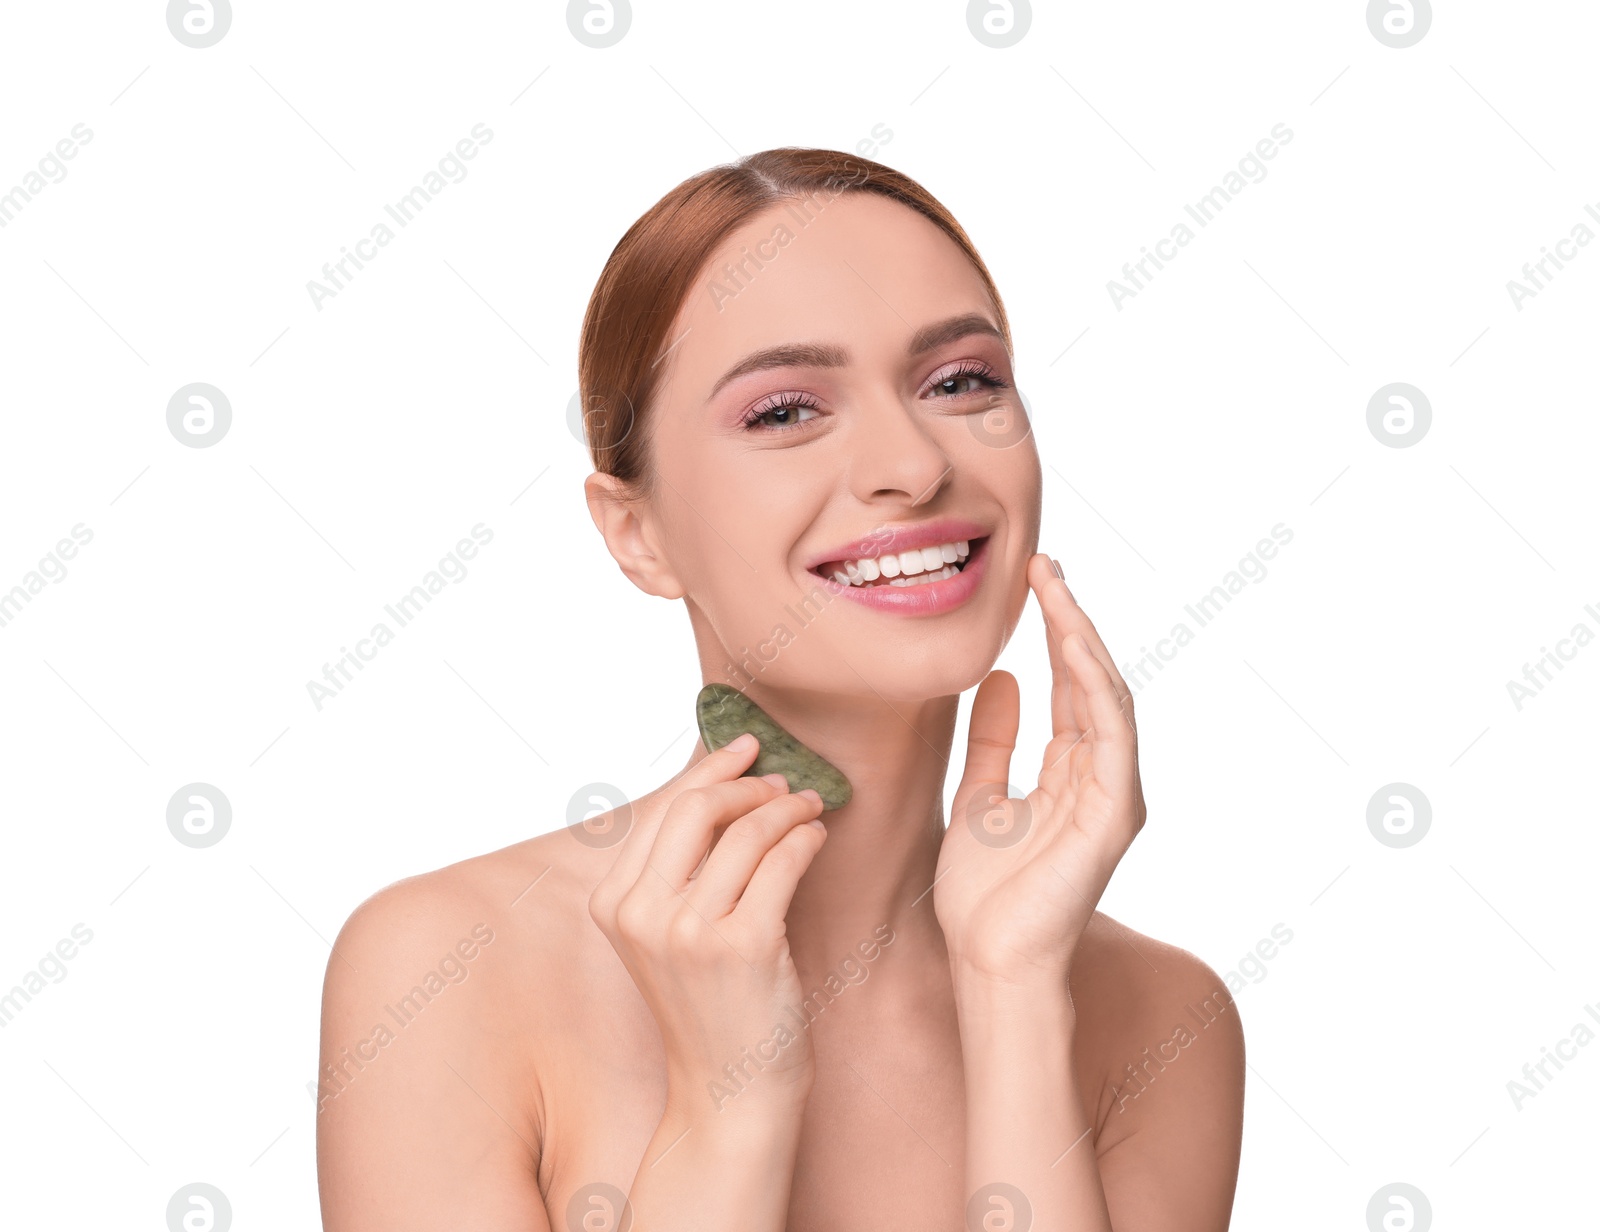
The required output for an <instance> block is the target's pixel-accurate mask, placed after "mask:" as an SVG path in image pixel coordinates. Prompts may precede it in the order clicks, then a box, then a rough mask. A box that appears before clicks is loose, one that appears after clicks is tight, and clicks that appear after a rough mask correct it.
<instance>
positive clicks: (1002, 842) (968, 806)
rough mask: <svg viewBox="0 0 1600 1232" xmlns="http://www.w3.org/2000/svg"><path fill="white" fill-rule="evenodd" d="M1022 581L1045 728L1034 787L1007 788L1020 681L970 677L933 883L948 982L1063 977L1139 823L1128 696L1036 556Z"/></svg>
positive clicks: (1068, 595) (1141, 806)
mask: <svg viewBox="0 0 1600 1232" xmlns="http://www.w3.org/2000/svg"><path fill="white" fill-rule="evenodd" d="M1028 584H1029V586H1030V587H1031V588H1032V591H1033V594H1034V596H1035V597H1036V598H1037V599H1038V601H1039V606H1040V608H1041V610H1042V611H1043V613H1044V619H1045V632H1046V640H1047V642H1048V644H1049V650H1050V666H1051V670H1052V673H1053V675H1054V681H1053V684H1052V686H1051V693H1050V714H1051V727H1052V729H1053V731H1054V735H1053V737H1052V738H1051V740H1050V743H1049V744H1048V745H1046V746H1045V751H1044V763H1043V768H1042V769H1041V770H1040V772H1039V781H1038V785H1037V786H1036V787H1035V788H1034V789H1033V790H1032V791H1030V792H1029V793H1028V794H1027V796H1026V797H1025V798H1021V799H1017V798H1012V797H1011V796H1010V788H1009V778H1010V767H1011V754H1012V752H1013V750H1014V749H1015V747H1016V742H1017V725H1018V717H1019V696H1018V690H1017V682H1016V679H1015V678H1014V677H1013V676H1012V675H1011V674H1010V673H1009V672H1005V671H994V672H990V673H989V675H988V676H987V677H985V679H984V681H983V683H982V684H980V685H979V686H978V692H977V696H976V697H975V698H974V700H973V703H972V717H971V722H970V726H969V729H968V736H967V764H966V771H965V773H964V774H963V775H962V779H961V785H960V786H959V787H958V788H957V789H956V795H955V802H954V806H953V812H952V814H951V818H950V824H949V826H948V828H947V829H946V831H945V836H944V841H943V845H942V846H941V848H940V851H939V864H938V876H937V879H936V880H935V882H934V891H933V905H934V913H935V915H936V916H937V918H938V921H939V926H940V928H941V929H942V930H943V931H944V936H945V944H946V946H947V948H948V950H949V954H950V964H951V970H952V973H953V975H954V977H955V978H956V980H957V981H958V982H960V981H963V980H968V979H973V980H980V981H983V982H985V983H989V984H998V985H1019V986H1021V985H1029V986H1031V985H1036V984H1038V983H1039V982H1040V981H1041V980H1043V981H1047V982H1054V981H1057V980H1061V979H1064V977H1065V976H1066V975H1067V974H1068V972H1069V971H1070V970H1071V965H1072V958H1073V955H1074V953H1075V952H1076V950H1077V947H1078V941H1079V939H1080V938H1081V937H1082V936H1083V931H1084V928H1085V927H1086V926H1087V925H1088V923H1089V920H1090V918H1091V917H1092V916H1093V914H1094V909H1095V905H1096V904H1097V903H1098V902H1099V901H1100V896H1101V894H1102V893H1103V892H1104V891H1105V888H1106V884H1107V883H1108V882H1109V881H1110V880H1111V874H1112V872H1113V871H1114V870H1115V869H1116V866H1117V863H1118V861H1120V860H1121V859H1122V855H1123V853H1124V852H1125V851H1127V849H1128V846H1129V844H1131V843H1132V842H1133V838H1134V835H1136V834H1137V833H1138V832H1139V830H1140V828H1141V827H1143V825H1144V819H1145V803H1144V791H1143V788H1142V787H1141V785H1140V782H1139V749H1138V733H1137V731H1136V729H1135V727H1134V718H1133V695H1132V694H1131V693H1130V692H1129V690H1128V686H1127V685H1126V684H1125V683H1124V682H1123V679H1122V676H1121V674H1120V673H1119V672H1118V671H1117V669H1116V665H1115V664H1114V663H1113V662H1112V659H1111V655H1110V653H1109V652H1108V651H1107V650H1106V647H1105V643H1104V642H1102V641H1101V640H1100V635H1099V634H1098V633H1097V632H1095V628H1094V625H1093V624H1092V623H1090V620H1089V617H1088V616H1087V615H1085V614H1084V611H1083V609H1082V608H1081V607H1079V606H1078V604H1077V601H1076V600H1075V599H1073V597H1072V592H1071V591H1070V590H1068V589H1067V584H1066V583H1065V582H1064V581H1062V580H1061V579H1060V578H1058V577H1056V575H1055V571H1054V570H1053V569H1052V568H1051V564H1050V558H1049V557H1048V556H1046V555H1044V554H1043V553H1039V554H1037V555H1035V556H1034V557H1033V558H1032V559H1031V560H1029V562H1028Z"/></svg>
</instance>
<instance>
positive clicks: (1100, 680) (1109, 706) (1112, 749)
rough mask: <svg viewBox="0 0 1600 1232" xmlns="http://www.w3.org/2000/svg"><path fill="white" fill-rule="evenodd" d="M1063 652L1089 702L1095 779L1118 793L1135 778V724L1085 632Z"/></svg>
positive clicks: (1072, 638)
mask: <svg viewBox="0 0 1600 1232" xmlns="http://www.w3.org/2000/svg"><path fill="white" fill-rule="evenodd" d="M1062 650H1063V652H1064V653H1065V654H1066V656H1067V666H1068V667H1069V668H1071V670H1072V672H1073V674H1074V676H1076V678H1077V680H1078V682H1079V684H1080V685H1081V686H1082V689H1083V692H1084V695H1085V697H1086V699H1087V701H1088V706H1089V719H1090V722H1091V724H1092V725H1093V731H1092V734H1091V736H1090V744H1091V749H1092V752H1093V755H1094V776H1095V778H1096V779H1097V780H1099V782H1100V785H1101V786H1102V787H1104V788H1105V789H1106V791H1107V792H1110V793H1115V792H1117V791H1118V790H1120V789H1122V788H1123V787H1125V786H1127V785H1128V784H1130V783H1132V781H1133V779H1134V766H1135V764H1136V763H1135V736H1134V730H1133V724H1132V722H1131V721H1130V720H1129V719H1128V717H1127V715H1125V714H1124V713H1123V711H1122V706H1121V704H1120V701H1119V699H1118V697H1117V689H1116V684H1115V682H1114V681H1113V680H1112V679H1111V673H1110V672H1108V671H1106V668H1105V664H1103V663H1101V662H1100V660H1099V659H1097V658H1096V657H1095V655H1094V652H1093V651H1091V650H1090V649H1089V643H1088V640H1087V639H1086V638H1085V637H1084V636H1083V635H1082V634H1081V633H1074V634H1072V635H1070V636H1069V637H1068V638H1067V639H1066V641H1065V643H1064V644H1063V646H1062Z"/></svg>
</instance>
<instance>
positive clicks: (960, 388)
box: [928, 360, 1010, 398]
mask: <svg viewBox="0 0 1600 1232" xmlns="http://www.w3.org/2000/svg"><path fill="white" fill-rule="evenodd" d="M1008 388H1010V383H1009V382H1008V381H1006V380H1005V379H1004V378H1003V377H1001V376H1000V375H999V374H998V373H996V372H995V371H994V369H992V368H990V367H989V365H988V364H985V363H982V362H980V361H978V360H961V361H960V362H959V363H956V364H953V365H951V366H949V367H945V368H941V369H939V371H938V372H935V373H934V374H933V379H932V380H931V381H930V382H929V384H928V392H929V394H931V395H933V396H934V397H935V398H962V397H966V396H967V395H969V394H975V393H978V392H980V391H982V390H985V389H1008Z"/></svg>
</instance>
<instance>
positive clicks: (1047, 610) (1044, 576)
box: [1028, 553, 1133, 717]
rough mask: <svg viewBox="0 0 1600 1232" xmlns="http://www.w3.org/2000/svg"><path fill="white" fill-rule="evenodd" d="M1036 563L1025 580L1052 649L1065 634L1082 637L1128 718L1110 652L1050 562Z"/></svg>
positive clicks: (1126, 692) (1125, 692)
mask: <svg viewBox="0 0 1600 1232" xmlns="http://www.w3.org/2000/svg"><path fill="white" fill-rule="evenodd" d="M1040 559H1042V560H1043V565H1042V566H1039V565H1033V566H1031V568H1030V571H1029V575H1028V580H1029V582H1030V584H1032V586H1033V587H1034V591H1035V593H1036V594H1037V595H1038V597H1039V606H1040V607H1041V608H1042V609H1044V614H1045V620H1046V621H1047V622H1048V623H1049V626H1050V629H1051V631H1052V633H1053V634H1054V641H1055V643H1056V645H1057V646H1058V647H1059V645H1060V643H1061V639H1062V638H1064V637H1066V636H1067V635H1068V634H1069V633H1079V634H1082V635H1083V639H1084V641H1085V642H1087V643H1088V645H1089V649H1090V651H1091V652H1093V654H1094V657H1095V658H1096V659H1098V660H1099V661H1100V664H1101V666H1102V667H1104V668H1105V669H1106V672H1107V673H1108V674H1109V675H1110V677H1111V680H1112V683H1113V686H1114V687H1115V689H1116V693H1117V697H1118V699H1119V701H1120V702H1122V703H1124V704H1125V709H1126V712H1127V713H1128V714H1129V715H1130V716H1131V714H1132V710H1133V692H1132V690H1130V689H1129V688H1128V684H1127V682H1126V681H1125V680H1123V678H1122V673H1121V672H1120V671H1118V670H1117V665H1116V661H1115V660H1113V659H1112V657H1111V651H1110V650H1109V649H1107V647H1106V644H1105V641H1104V639H1102V638H1101V636H1100V632H1099V630H1098V629H1096V628H1095V627H1094V621H1092V620H1090V619H1089V614H1088V613H1087V612H1085V611H1084V610H1083V608H1082V607H1080V606H1079V605H1078V601H1077V600H1076V599H1075V598H1073V595H1072V590H1071V588H1070V587H1068V586H1067V583H1066V582H1065V581H1064V580H1063V579H1061V578H1058V577H1057V576H1056V575H1055V571H1054V570H1053V569H1052V568H1051V567H1050V558H1049V557H1047V556H1044V554H1043V553H1040ZM1080 717H1081V716H1080Z"/></svg>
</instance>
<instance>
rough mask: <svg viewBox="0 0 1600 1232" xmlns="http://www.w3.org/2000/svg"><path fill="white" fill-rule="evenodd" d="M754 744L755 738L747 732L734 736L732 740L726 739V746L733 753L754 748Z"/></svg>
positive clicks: (744, 751)
mask: <svg viewBox="0 0 1600 1232" xmlns="http://www.w3.org/2000/svg"><path fill="white" fill-rule="evenodd" d="M755 744H756V738H755V737H754V736H752V735H751V734H750V733H749V732H745V733H744V734H743V735H741V736H735V737H734V738H733V739H732V740H730V741H728V744H727V747H728V748H729V749H731V750H732V751H733V752H735V753H746V752H748V751H749V750H750V749H752V748H754V747H755Z"/></svg>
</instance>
